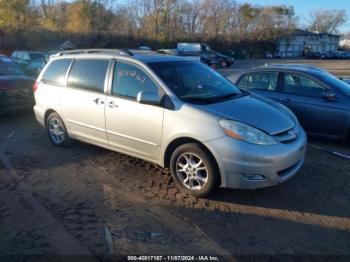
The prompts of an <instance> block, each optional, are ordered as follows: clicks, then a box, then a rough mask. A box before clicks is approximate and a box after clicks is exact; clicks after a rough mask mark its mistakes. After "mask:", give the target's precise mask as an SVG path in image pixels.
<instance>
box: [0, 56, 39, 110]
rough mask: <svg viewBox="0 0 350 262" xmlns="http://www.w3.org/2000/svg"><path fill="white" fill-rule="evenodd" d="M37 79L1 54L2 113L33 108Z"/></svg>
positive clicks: (0, 107)
mask: <svg viewBox="0 0 350 262" xmlns="http://www.w3.org/2000/svg"><path fill="white" fill-rule="evenodd" d="M34 82H35V79H34V78H32V77H28V76H26V75H25V73H24V72H23V70H22V69H21V68H20V67H19V66H18V65H16V64H15V63H14V62H13V61H12V60H11V59H10V58H8V57H7V56H5V55H0V114H6V113H10V112H14V111H19V110H31V109H32V108H33V105H34V96H33V92H32V86H33V84H34Z"/></svg>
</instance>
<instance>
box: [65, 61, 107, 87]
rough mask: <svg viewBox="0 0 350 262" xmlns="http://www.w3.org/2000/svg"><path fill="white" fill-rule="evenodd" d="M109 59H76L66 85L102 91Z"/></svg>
mask: <svg viewBox="0 0 350 262" xmlns="http://www.w3.org/2000/svg"><path fill="white" fill-rule="evenodd" d="M108 65H109V60H102V59H95V60H92V59H81V60H76V61H75V62H74V64H73V66H72V69H71V70H70V73H69V77H68V86H69V87H73V88H80V89H85V90H90V91H95V92H100V93H103V92H104V83H105V79H106V73H107V69H108Z"/></svg>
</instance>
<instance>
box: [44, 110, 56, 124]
mask: <svg viewBox="0 0 350 262" xmlns="http://www.w3.org/2000/svg"><path fill="white" fill-rule="evenodd" d="M52 113H56V114H58V113H57V111H56V110H54V109H47V110H46V111H45V114H44V123H45V126H46V122H47V118H48V117H49V115H50V114H52Z"/></svg>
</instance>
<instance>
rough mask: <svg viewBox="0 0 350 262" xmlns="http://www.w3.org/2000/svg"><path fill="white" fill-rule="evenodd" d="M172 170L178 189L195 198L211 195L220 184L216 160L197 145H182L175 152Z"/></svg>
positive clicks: (171, 163) (172, 157)
mask: <svg viewBox="0 0 350 262" xmlns="http://www.w3.org/2000/svg"><path fill="white" fill-rule="evenodd" d="M170 170H171V174H172V176H173V178H174V181H175V184H176V185H177V187H178V188H179V189H180V190H181V191H182V192H184V193H186V194H189V195H193V196H195V197H204V196H206V195H208V194H210V193H211V192H213V191H214V190H215V189H216V187H217V184H218V177H219V172H218V169H217V166H216V163H215V160H214V159H213V157H212V156H211V155H210V154H209V153H207V152H206V150H205V149H204V148H203V147H202V146H200V145H198V144H195V143H190V144H185V145H182V146H180V147H178V148H177V149H176V150H175V151H174V152H173V154H172V156H171V159H170Z"/></svg>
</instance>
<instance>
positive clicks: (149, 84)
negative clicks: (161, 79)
mask: <svg viewBox="0 0 350 262" xmlns="http://www.w3.org/2000/svg"><path fill="white" fill-rule="evenodd" d="M141 91H144V92H152V93H158V91H159V89H158V86H157V85H156V84H155V83H154V81H153V80H152V79H151V78H150V77H149V76H148V75H147V74H146V73H145V72H144V71H143V70H141V69H140V68H139V67H137V66H134V65H131V64H127V63H123V62H117V63H116V65H115V69H114V74H113V86H112V94H113V95H117V96H121V97H126V98H130V99H135V100H136V97H137V94H138V93H139V92H141Z"/></svg>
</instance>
